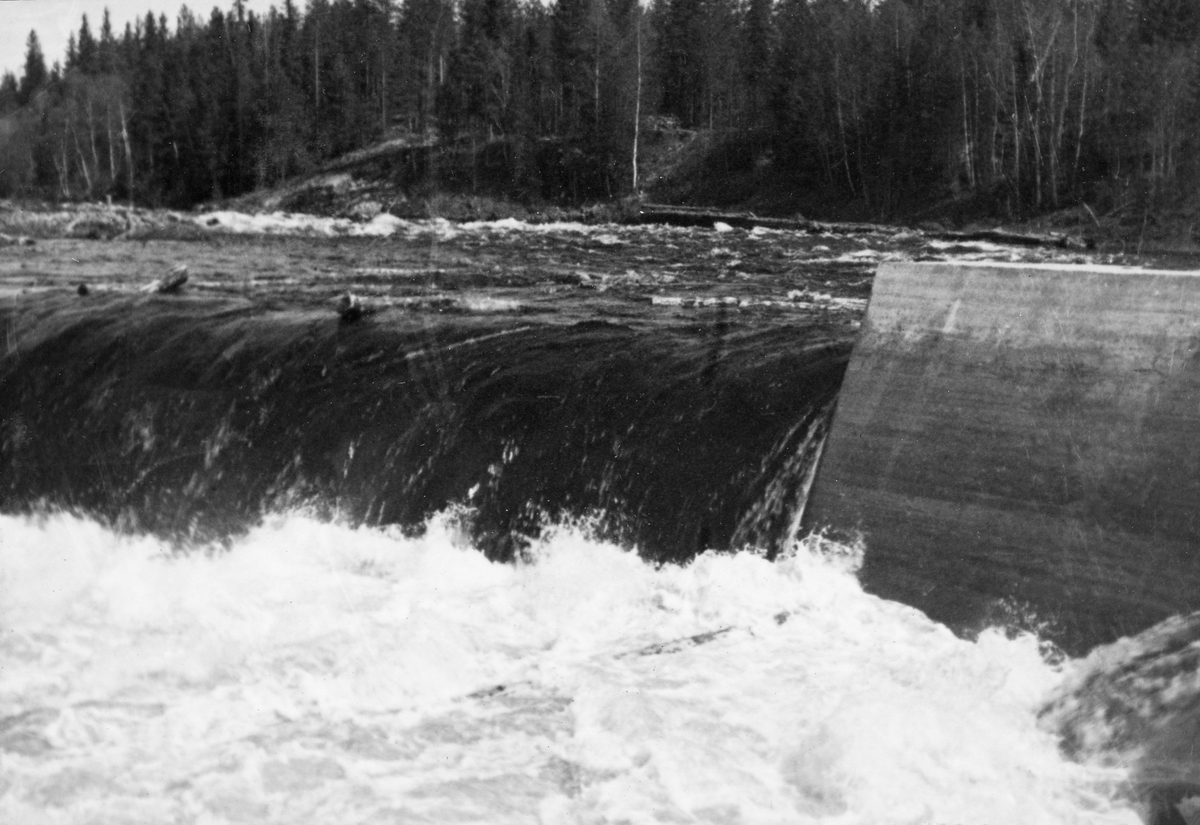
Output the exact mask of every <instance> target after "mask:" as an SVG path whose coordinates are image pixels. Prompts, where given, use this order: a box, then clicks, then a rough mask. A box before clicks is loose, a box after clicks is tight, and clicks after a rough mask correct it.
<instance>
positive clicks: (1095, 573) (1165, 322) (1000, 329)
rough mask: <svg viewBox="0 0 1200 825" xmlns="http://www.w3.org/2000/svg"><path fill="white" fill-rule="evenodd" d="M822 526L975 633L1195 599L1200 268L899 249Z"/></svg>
mask: <svg viewBox="0 0 1200 825" xmlns="http://www.w3.org/2000/svg"><path fill="white" fill-rule="evenodd" d="M805 522H806V525H807V526H808V527H809V528H812V529H821V528H828V529H830V530H831V532H832V533H833V534H834V535H836V536H840V537H848V536H853V535H855V534H861V535H862V537H863V538H864V539H865V541H866V545H867V553H866V562H865V565H864V568H863V571H862V578H863V582H864V584H865V585H866V587H867V588H868V589H869V590H871V591H873V592H876V593H878V594H880V595H882V596H885V597H887V598H894V599H899V600H901V601H904V602H907V603H909V604H912V605H914V606H916V607H919V608H921V609H922V610H925V611H926V612H927V613H929V614H930V615H931V616H933V617H934V618H936V619H938V620H940V621H944V622H947V623H949V624H951V625H952V626H956V627H959V628H962V629H970V628H972V627H973V626H980V625H982V624H984V623H987V622H993V621H997V620H1002V619H1004V618H1006V617H1008V616H1011V613H1012V612H1013V611H1014V610H1015V611H1016V612H1017V613H1018V614H1020V613H1024V612H1027V611H1028V609H1030V608H1031V609H1032V611H1033V613H1035V614H1036V616H1037V617H1038V618H1039V619H1041V620H1050V621H1052V622H1053V623H1054V624H1055V625H1056V629H1057V633H1056V635H1057V637H1058V638H1059V640H1060V641H1061V642H1062V643H1064V645H1065V646H1066V647H1067V648H1068V649H1070V650H1073V651H1077V650H1082V649H1084V648H1086V647H1089V646H1091V645H1093V644H1096V643H1098V642H1102V641H1108V640H1111V639H1114V638H1116V637H1118V636H1120V635H1124V634H1127V633H1130V632H1135V631H1138V630H1140V629H1142V628H1144V627H1147V626H1149V625H1150V624H1152V623H1154V622H1156V621H1158V620H1160V619H1162V618H1164V617H1166V616H1169V615H1172V614H1174V613H1179V612H1183V611H1188V610H1195V609H1197V608H1200V274H1194V273H1185V272H1170V271H1143V270H1130V269H1123V268H1115V267H1075V266H1052V265H1023V264H961V263H888V264H884V265H882V266H881V267H880V269H879V272H878V274H877V276H876V280H875V286H874V291H873V294H872V297H871V304H870V307H869V309H868V312H867V318H866V321H865V323H864V326H863V330H862V334H861V338H860V340H859V343H858V345H857V347H856V349H855V352H854V355H853V357H852V359H851V363H850V367H849V369H848V372H847V374H846V379H845V383H844V384H843V388H842V392H841V395H840V397H839V400H838V408H837V413H836V415H835V417H834V421H833V426H832V428H831V432H830V436H829V442H828V444H827V446H826V450H825V455H824V458H823V460H822V464H821V467H820V469H819V471H818V474H817V479H816V483H815V484H814V487H813V492H812V496H811V498H810V501H809V506H808V509H807V513H806V517H805ZM1006 614H1007V615H1006Z"/></svg>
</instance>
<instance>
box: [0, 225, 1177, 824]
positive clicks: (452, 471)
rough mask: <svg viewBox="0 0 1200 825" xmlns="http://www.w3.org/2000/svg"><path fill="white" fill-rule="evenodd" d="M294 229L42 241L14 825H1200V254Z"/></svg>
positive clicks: (10, 335) (3, 544)
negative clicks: (175, 278)
mask: <svg viewBox="0 0 1200 825" xmlns="http://www.w3.org/2000/svg"><path fill="white" fill-rule="evenodd" d="M235 217H236V216H235ZM208 221H209V222H210V223H212V222H213V221H215V223H212V225H214V226H217V228H218V229H220V228H221V227H223V226H226V225H229V226H238V227H241V226H242V225H243V224H245V225H247V226H251V225H253V228H254V229H255V231H264V230H263V226H264V223H263V222H264V221H266V218H265V217H254V218H253V219H252V218H251V217H250V216H240V217H237V220H236V221H235V220H234V217H228V216H225V217H220V219H219V220H217V219H214V218H210V219H208ZM286 222H287V232H289V233H292V234H290V235H287V236H286V237H284V238H265V237H262V236H259V235H255V236H250V237H247V238H241V237H234V236H229V235H215V236H214V238H213V240H211V241H205V242H197V243H165V242H164V243H154V242H152V243H150V244H148V245H145V246H144V247H138V246H135V245H134V244H132V243H128V244H124V245H121V244H105V243H101V242H95V243H93V242H88V243H85V242H79V241H46V242H44V243H42V244H39V245H38V246H36V247H32V248H29V249H22V250H19V251H17V252H14V253H13V257H11V258H8V259H3V260H0V318H2V321H3V328H4V338H3V339H2V344H3V347H4V348H3V350H2V351H0V623H2V624H0V627H2V629H3V630H4V631H5V632H4V633H2V634H0V662H3V666H4V670H3V673H4V678H3V679H2V680H0V764H3V765H4V770H3V771H0V819H3V820H5V821H8V820H12V821H30V822H36V821H48V820H49V819H53V820H54V821H61V822H70V823H75V822H78V823H84V822H92V821H96V820H97V819H104V818H106V817H107V818H109V819H111V818H114V817H118V816H119V817H120V818H122V821H128V822H135V823H159V822H163V821H178V822H236V821H255V822H306V821H317V820H322V821H338V822H412V821H423V822H438V823H443V822H447V823H449V822H461V823H484V822H486V823H497V822H505V823H507V822H511V823H527V822H544V823H584V822H588V823H597V822H601V823H608V822H611V823H617V822H630V821H637V822H681V821H686V822H738V821H743V822H762V823H780V825H783V823H789V824H790V823H794V822H839V823H861V825H875V823H896V825H901V823H913V822H982V821H994V822H1001V823H1009V822H1011V823H1017V822H1020V823H1045V824H1046V825H1052V824H1056V823H1080V824H1081V825H1082V824H1083V823H1088V825H1091V823H1124V824H1125V825H1134V823H1138V822H1151V823H1154V825H1167V823H1172V825H1177V823H1179V822H1184V823H1186V825H1195V823H1196V822H1197V821H1200V820H1197V819H1196V813H1197V811H1200V804H1194V803H1195V800H1194V797H1197V796H1200V782H1196V781H1194V780H1195V779H1196V775H1195V774H1196V771H1195V762H1194V760H1193V759H1192V757H1191V756H1189V755H1188V754H1189V753H1190V751H1188V744H1189V742H1190V741H1191V740H1190V739H1188V738H1187V737H1188V734H1187V733H1186V732H1187V731H1194V729H1195V727H1194V719H1195V709H1194V706H1195V697H1197V696H1200V677H1198V676H1197V673H1196V667H1195V662H1196V656H1195V655H1193V654H1194V653H1195V650H1198V649H1200V643H1198V642H1196V641H1195V639H1196V636H1197V633H1196V627H1197V623H1196V622H1195V621H1194V619H1189V618H1188V616H1187V615H1186V614H1188V612H1189V611H1190V610H1194V609H1195V605H1194V604H1193V603H1192V601H1191V598H1192V597H1191V595H1190V593H1191V592H1194V591H1195V587H1194V584H1195V583H1196V577H1195V568H1194V566H1193V565H1194V548H1195V536H1194V534H1193V533H1192V532H1189V531H1191V530H1192V526H1191V525H1192V523H1193V522H1191V521H1189V520H1188V518H1187V515H1186V511H1187V503H1188V502H1189V501H1191V500H1192V496H1193V493H1194V492H1195V489H1196V485H1197V483H1198V482H1196V481H1195V475H1194V473H1192V470H1193V469H1194V465H1195V464H1196V463H1197V462H1196V456H1194V455H1193V452H1194V450H1192V447H1191V443H1190V441H1188V440H1187V438H1186V433H1187V431H1188V427H1189V424H1188V423H1187V422H1189V421H1190V420H1191V419H1190V418H1188V417H1187V415H1191V414H1192V413H1190V412H1188V410H1189V409H1190V408H1189V407H1188V406H1187V403H1186V400H1185V399H1186V398H1187V397H1188V396H1187V392H1188V391H1189V388H1190V387H1191V384H1190V383H1189V382H1191V381H1192V378H1191V376H1192V370H1194V367H1193V366H1192V360H1193V356H1194V355H1195V353H1194V352H1193V351H1192V350H1190V349H1188V347H1189V346H1190V344H1189V343H1188V342H1189V341H1190V337H1189V336H1191V335H1192V332H1191V329H1192V327H1191V326H1189V324H1190V323H1191V321H1190V318H1191V317H1192V316H1191V315H1190V311H1189V310H1187V307H1188V306H1190V304H1188V303H1187V300H1190V299H1186V300H1185V298H1184V296H1183V295H1182V292H1174V293H1173V292H1171V291H1170V287H1172V285H1176V286H1178V285H1181V284H1185V283H1190V281H1188V280H1187V278H1186V277H1185V276H1182V275H1179V274H1170V273H1163V274H1158V275H1155V274H1150V275H1147V276H1146V277H1147V280H1146V281H1144V282H1143V283H1151V282H1152V281H1153V283H1154V284H1155V286H1154V289H1153V290H1152V292H1153V296H1154V299H1155V300H1156V301H1157V302H1158V303H1154V302H1153V301H1151V300H1150V299H1149V298H1146V299H1145V300H1143V299H1142V298H1139V297H1138V296H1137V295H1136V294H1134V293H1129V294H1123V295H1118V296H1116V297H1113V298H1108V299H1104V300H1101V298H1099V297H1095V296H1096V295H1097V293H1096V292H1095V290H1096V289H1098V288H1099V287H1096V286H1095V279H1097V278H1098V279H1100V281H1101V282H1102V283H1103V284H1108V285H1109V286H1108V288H1112V289H1118V287H1116V286H1113V284H1115V283H1117V281H1116V280H1111V279H1110V280H1105V278H1108V276H1107V275H1104V274H1103V273H1105V272H1108V270H1104V269H1102V268H1099V269H1098V268H1096V262H1094V261H1090V262H1089V261H1085V263H1087V264H1088V267H1087V268H1079V267H1074V268H1069V269H1057V270H1056V269H1053V265H1055V264H1059V263H1062V262H1063V261H1062V258H1061V257H1059V256H1058V253H1054V252H1043V251H1038V250H1025V249H1023V250H1013V249H1007V248H1004V247H997V246H993V245H990V244H979V245H974V246H970V245H968V246H963V245H959V246H949V245H946V244H941V245H938V244H935V243H930V242H928V241H925V240H923V239H921V238H920V237H919V236H917V235H915V234H912V233H907V234H905V233H899V232H896V233H892V234H882V233H881V234H878V235H864V236H861V237H857V236H821V235H817V236H812V237H809V236H804V235H799V234H797V233H792V232H783V231H778V232H776V231H760V230H754V231H743V230H731V231H729V232H723V233H717V232H712V231H708V230H703V229H680V228H664V227H647V226H644V227H584V226H580V225H558V226H548V227H531V226H524V225H517V224H515V223H514V222H507V223H504V224H495V225H487V224H481V225H473V226H472V225H466V226H459V227H450V226H448V225H446V224H445V223H444V222H442V223H437V222H430V223H426V224H412V225H407V224H405V225H403V226H401V223H402V222H399V221H393V222H392V223H389V224H388V231H389V232H392V233H393V235H394V236H393V235H388V236H381V237H378V238H374V237H342V236H336V235H333V234H325V235H319V234H312V231H313V230H311V228H310V229H304V228H303V227H304V226H305V224H303V222H302V221H301V220H300V218H298V217H296V216H287V217H286ZM280 225H281V226H282V225H283V219H282V218H281V219H280ZM311 225H317V224H315V223H313V224H311ZM311 225H310V226H311ZM331 226H333V229H329V230H328V231H329V233H333V232H335V231H342V230H339V229H338V228H337V226H334V225H332V224H331ZM296 227H301V228H300V229H297V228H296ZM239 231H240V230H239ZM281 231H282V230H281ZM306 231H307V232H310V234H303V233H304V232H306ZM322 231H325V230H322ZM981 257H983V258H996V257H1002V258H1004V259H1005V260H1007V261H1009V262H1010V263H1012V264H1013V267H1015V268H1012V269H1007V268H1005V267H1003V266H998V265H994V264H990V263H988V264H975V263H972V260H973V259H977V258H981ZM179 259H184V260H187V261H189V262H190V263H191V265H192V272H193V275H192V278H191V280H190V281H189V283H188V286H187V287H186V288H185V289H184V290H183V291H182V292H180V293H179V294H155V293H153V292H147V291H144V290H142V289H140V286H141V284H142V283H144V282H145V280H146V274H145V273H146V272H147V271H149V272H156V273H159V274H161V272H162V271H163V270H164V269H165V268H166V266H165V264H167V263H173V262H175V261H176V260H179ZM926 259H940V260H942V263H925V262H924V261H925V260H926ZM877 267H878V269H879V274H878V275H876V274H875V271H876V268H877ZM1087 272H1092V273H1093V275H1091V276H1088V275H1086V274H1080V273H1087ZM1028 273H1041V274H1040V275H1037V276H1036V277H1037V278H1042V279H1043V280H1040V281H1038V283H1039V284H1040V286H1033V285H1031V283H1032V282H1031V281H1029V280H1028V277H1030V276H1028ZM1047 273H1048V274H1047ZM1095 273H1101V274H1099V275H1097V274H1095ZM1051 276H1053V277H1051ZM1089 277H1090V278H1092V279H1093V280H1091V281H1089V280H1088V278H1089ZM1189 277H1190V276H1189ZM1054 278H1058V279H1059V280H1058V281H1056V282H1053V283H1051V281H1053V279H1054ZM1113 278H1114V279H1115V278H1116V276H1115V275H1114V276H1113ZM1153 279H1159V280H1157V281H1154V280H1153ZM80 282H82V283H84V285H85V286H86V287H87V288H86V289H77V288H76V287H77V286H78V284H79V283H80ZM1014 284H1016V285H1018V286H1019V287H1020V288H1019V289H1018V288H1015V287H1014ZM1089 284H1091V286H1089ZM872 289H873V290H874V292H873V293H872ZM1088 289H1092V290H1093V292H1088V291H1087V290H1088ZM1178 289H1179V290H1183V289H1184V288H1183V287H1182V286H1178ZM347 290H350V291H352V292H353V293H354V294H355V296H356V299H355V300H356V301H361V303H360V304H355V306H360V307H361V308H362V314H361V317H348V318H339V315H338V312H337V306H338V305H337V303H336V300H337V298H338V297H339V296H340V295H342V294H343V293H344V292H346V291H347ZM1056 290H1057V291H1056ZM1088 295H1091V296H1093V298H1092V299H1089V300H1093V303H1092V304H1086V303H1081V302H1080V301H1081V297H1080V296H1088ZM980 296H991V297H990V298H987V299H986V300H982V298H980ZM868 297H870V298H871V304H870V309H869V310H867V309H866V308H867V298H868ZM977 299H979V300H977ZM988 301H990V302H991V303H988ZM1022 302H1024V304H1023V303H1022ZM1024 305H1028V306H1030V307H1034V308H1037V309H1038V310H1039V312H1040V313H1041V314H1038V315H1037V316H1036V317H1034V315H1030V314H1027V313H1024V312H1023V311H1022V310H1020V307H1021V306H1024ZM1053 306H1059V307H1064V308H1065V307H1073V308H1075V311H1073V312H1068V311H1067V310H1065V309H1064V310H1063V311H1060V312H1058V313H1057V314H1055V313H1049V311H1048V310H1046V308H1047V307H1053ZM1109 306H1115V307H1119V308H1127V307H1140V308H1142V313H1143V314H1142V315H1140V316H1139V317H1138V318H1137V319H1136V324H1135V325H1134V326H1133V327H1132V328H1133V329H1136V330H1137V334H1136V335H1133V334H1126V333H1127V332H1128V330H1129V329H1130V327H1129V326H1128V322H1127V320H1124V319H1121V318H1118V319H1115V320H1113V321H1112V322H1111V324H1110V326H1109V327H1105V328H1104V329H1105V334H1104V336H1097V335H1094V334H1092V335H1091V337H1088V335H1089V334H1090V333H1087V332H1086V330H1087V329H1090V328H1092V327H1091V323H1092V322H1091V321H1090V320H1089V318H1090V317H1091V316H1092V315H1094V314H1095V312H1098V311H1099V310H1100V309H1101V308H1102V307H1109ZM1181 308H1182V310H1183V311H1182V312H1181V311H1180V310H1181ZM1043 310H1046V311H1043ZM864 311H865V318H864ZM1172 319H1174V320H1172ZM1181 319H1182V320H1181ZM860 323H861V324H862V329H861V334H860ZM1021 324H1024V326H1021ZM930 330H934V331H933V332H930ZM997 330H1002V331H1005V332H1004V334H1005V335H1008V334H1011V335H1013V336H1015V337H1016V338H1017V339H1019V340H1023V341H1034V340H1042V338H1044V339H1045V340H1044V341H1043V343H1042V344H1039V346H1040V347H1041V349H1039V350H1038V351H1037V353H1036V354H1035V357H1027V356H1026V355H1024V354H1022V353H1023V352H1024V351H1023V350H1021V349H1020V348H1017V349H1015V350H1014V349H1011V348H1009V349H1000V350H997V349H996V348H995V346H994V344H995V340H996V335H997V332H996V331H997ZM1039 336H1042V338H1039ZM1056 336H1057V337H1056ZM978 340H982V341H983V342H984V343H983V344H980V345H979V346H976V344H977V343H978ZM1006 340H1007V339H1006ZM1064 341H1076V342H1082V343H1078V344H1077V345H1074V344H1073V345H1072V346H1069V347H1066V348H1064V347H1062V346H1061V345H1062V343H1063V342H1064ZM1113 341H1116V342H1118V343H1117V344H1112V346H1111V347H1110V349H1108V350H1106V349H1105V347H1109V346H1110V344H1111V342H1113ZM1131 341H1132V343H1130V342H1131ZM1121 342H1124V343H1121ZM1139 347H1140V348H1141V349H1139ZM1144 352H1153V353H1161V354H1163V357H1165V358H1166V359H1167V360H1166V361H1165V362H1164V361H1163V360H1162V358H1161V357H1160V358H1157V359H1155V358H1152V359H1151V366H1150V367H1148V368H1147V370H1148V371H1147V370H1143V368H1142V367H1141V366H1140V363H1141V361H1140V359H1141V358H1142V354H1143V353H1144ZM981 353H983V354H981ZM1112 353H1115V354H1112ZM1172 354H1173V357H1174V359H1175V360H1171V357H1172ZM1031 363H1032V364H1033V365H1034V366H1033V367H1031V366H1030V364H1031ZM1104 375H1107V376H1109V378H1108V379H1104V380H1100V378H1099V377H1100V376H1104ZM1114 376H1116V377H1119V378H1120V380H1119V381H1118V380H1116V379H1115V378H1113V377H1114ZM1181 377H1182V379H1184V380H1183V383H1179V380H1180V378H1181ZM843 379H844V380H843ZM1005 399H1008V402H1007V405H1006V402H1005ZM1106 410H1107V411H1108V412H1104V411H1106ZM1130 411H1133V412H1130ZM1127 413H1128V415H1127ZM1104 416H1107V417H1104ZM1173 444H1174V445H1177V448H1173V447H1172V445H1173ZM1005 445H1009V446H1005ZM1012 445H1016V446H1012ZM1130 445H1133V448H1130ZM1122 457H1124V458H1122ZM1133 457H1139V460H1142V461H1143V463H1142V464H1138V463H1136V462H1135V461H1134V458H1133ZM1122 461H1123V462H1124V463H1122ZM1155 462H1159V463H1162V464H1163V466H1164V468H1165V469H1162V470H1161V471H1156V472H1154V473H1151V474H1150V476H1145V475H1144V472H1143V471H1144V470H1145V468H1146V467H1148V466H1150V465H1154V466H1157V465H1156V464H1154V463H1155ZM1104 468H1110V469H1114V472H1113V473H1112V474H1106V473H1104V472H1101V471H1100V470H1102V469H1104ZM1138 473H1143V475H1142V476H1139V475H1138ZM1139 479H1140V480H1139ZM1151 481H1153V485H1157V486H1153V485H1152V486H1149V487H1147V486H1146V485H1147V484H1150V482H1151ZM1139 485H1140V486H1139ZM810 490H811V495H810ZM1134 493H1138V495H1140V496H1141V497H1140V498H1138V497H1137V496H1135V495H1133V494H1134ZM1014 525H1015V527H1014ZM1055 525H1058V527H1055ZM815 527H819V528H828V529H827V532H826V534H825V536H824V538H819V537H812V536H809V537H807V538H806V537H805V536H806V533H807V531H808V530H809V529H811V528H815ZM1018 528H1019V529H1018ZM1056 530H1057V531H1058V532H1055V531H1056ZM1047 537H1050V538H1049V539H1048V538H1047ZM1051 539H1053V541H1051ZM1118 539H1119V540H1118ZM1122 542H1124V543H1122ZM1164 570H1165V571H1168V572H1167V573H1162V571H1164ZM1135 585H1136V586H1135ZM1177 614H1178V615H1177ZM1171 616H1175V618H1173V619H1169V620H1168V621H1167V622H1166V623H1164V624H1158V625H1156V626H1155V627H1151V626H1152V625H1155V624H1156V623H1157V622H1159V621H1160V620H1162V619H1168V617H1171ZM1139 633H1140V634H1141V635H1135V636H1132V637H1131V638H1127V639H1124V640H1123V641H1120V642H1118V643H1117V644H1115V645H1108V644H1107V643H1109V642H1113V641H1114V640H1116V639H1117V637H1118V636H1121V635H1125V634H1139ZM1064 650H1065V653H1064V652H1063V651H1064ZM1189 726H1190V727H1189ZM1189 760H1192V761H1189ZM1173 817H1174V818H1173Z"/></svg>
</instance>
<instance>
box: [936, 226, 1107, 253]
mask: <svg viewBox="0 0 1200 825" xmlns="http://www.w3.org/2000/svg"><path fill="white" fill-rule="evenodd" d="M923 234H924V235H925V236H926V237H929V238H935V239H937V240H939V241H959V242H962V243H971V242H978V241H984V242H987V243H997V244H1005V245H1007V246H1052V247H1057V248H1058V249H1079V250H1083V249H1094V248H1095V246H1096V244H1095V241H1093V240H1090V239H1087V238H1073V237H1071V236H1069V235H1062V234H1058V233H1050V234H1046V235H1031V234H1026V233H1021V232H1008V231H1005V230H1003V229H976V230H972V231H968V232H950V231H938V232H925V233H923Z"/></svg>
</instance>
